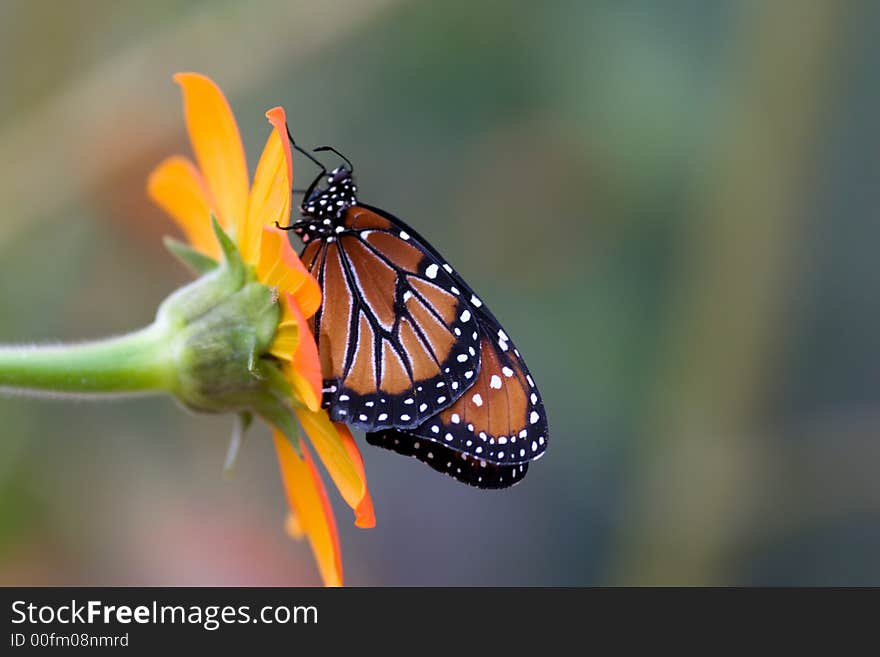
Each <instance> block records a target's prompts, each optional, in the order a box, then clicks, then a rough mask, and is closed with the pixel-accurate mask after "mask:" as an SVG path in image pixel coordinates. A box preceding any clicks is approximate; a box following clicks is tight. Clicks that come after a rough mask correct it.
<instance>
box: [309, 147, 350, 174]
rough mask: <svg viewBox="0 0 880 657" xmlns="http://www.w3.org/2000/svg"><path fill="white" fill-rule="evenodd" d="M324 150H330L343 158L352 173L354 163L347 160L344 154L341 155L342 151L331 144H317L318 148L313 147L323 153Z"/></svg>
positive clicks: (317, 151)
mask: <svg viewBox="0 0 880 657" xmlns="http://www.w3.org/2000/svg"><path fill="white" fill-rule="evenodd" d="M324 151H330V152H331V153H336V155H338V156H339V157H341V158H342V159H343V160H345V163H346V164H347V165H348V170H349V171H351V172H352V173H354V165H353V164H352V163H351V160H349V159H348V158H347V157H345V155H343V154H342V153H340V152H339V151H337V150H336V149H335V148H333V147H332V146H318V148H316V149H315V152H316V153H323V152H324Z"/></svg>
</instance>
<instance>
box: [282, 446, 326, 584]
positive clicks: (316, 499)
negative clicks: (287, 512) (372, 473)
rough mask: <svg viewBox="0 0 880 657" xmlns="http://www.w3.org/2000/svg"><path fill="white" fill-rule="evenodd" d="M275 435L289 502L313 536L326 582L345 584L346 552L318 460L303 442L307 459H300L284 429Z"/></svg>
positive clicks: (304, 454)
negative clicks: (343, 582)
mask: <svg viewBox="0 0 880 657" xmlns="http://www.w3.org/2000/svg"><path fill="white" fill-rule="evenodd" d="M272 438H273V440H274V442H275V451H276V453H277V454H278V464H279V466H280V467H281V480H282V482H283V483H284V492H285V493H286V494H287V502H288V504H289V505H290V508H291V510H292V512H293V514H294V517H295V518H296V519H297V521H298V525H299V529H301V530H302V532H303V533H304V534H305V535H306V536H307V537H308V539H309V545H311V547H312V553H313V554H314V555H315V561H317V562H318V570H320V571H321V577H322V578H323V580H324V584H325V586H342V553H341V552H340V549H339V535H338V533H337V531H336V519H335V518H334V517H333V510H332V509H331V507H330V501H329V500H328V499H327V490H326V489H325V488H324V482H323V481H321V476H320V475H319V474H318V469H317V468H316V467H315V462H314V461H313V460H312V456H311V454H310V453H309V450H308V448H307V447H306V446H305V445H302V451H303V457H304V458H303V459H300V458H299V457H298V456H297V455H296V451H294V449H293V446H292V445H291V444H290V441H288V440H287V438H286V437H285V436H284V434H282V433H281V432H280V431H277V430H275V431H273V432H272ZM288 522H289V520H288ZM288 529H290V525H289V524H288Z"/></svg>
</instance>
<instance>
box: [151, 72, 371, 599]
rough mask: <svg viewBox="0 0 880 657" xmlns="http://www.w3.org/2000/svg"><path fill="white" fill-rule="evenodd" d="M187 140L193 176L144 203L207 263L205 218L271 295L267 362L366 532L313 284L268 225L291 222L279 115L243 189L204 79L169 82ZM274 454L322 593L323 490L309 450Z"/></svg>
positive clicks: (227, 129) (234, 145)
mask: <svg viewBox="0 0 880 657" xmlns="http://www.w3.org/2000/svg"><path fill="white" fill-rule="evenodd" d="M174 79H175V81H176V82H177V83H178V84H179V85H180V86H181V88H182V90H183V101H184V103H183V104H184V114H185V117H186V125H187V130H188V132H189V137H190V141H191V143H192V148H193V152H194V153H195V158H196V162H198V166H196V164H194V163H193V162H192V161H191V160H189V159H188V158H186V157H183V156H173V157H170V158H168V159H166V160H165V161H163V162H162V163H161V164H159V166H158V167H156V169H155V170H154V171H153V172H152V174H151V175H150V178H149V182H148V191H149V194H150V197H151V198H152V199H153V201H154V202H156V204H158V205H159V206H160V207H161V208H162V209H163V210H165V212H167V213H168V214H169V215H170V216H171V218H172V219H174V220H175V221H176V222H177V224H178V225H179V226H180V228H181V229H182V230H183V232H184V234H185V235H186V237H187V239H188V241H189V243H190V245H191V246H192V248H193V249H195V250H196V251H198V252H200V253H201V254H203V255H205V256H208V257H210V258H212V259H214V260H217V259H219V258H220V255H221V252H220V247H219V245H218V243H217V241H216V239H215V237H214V234H213V232H212V229H211V221H210V216H211V214H213V215H214V216H215V217H216V218H217V221H218V222H219V224H220V225H221V226H222V227H223V229H224V231H225V232H226V233H227V234H228V235H230V236H231V237H232V239H233V240H234V242H235V244H236V245H237V247H238V250H239V252H240V253H241V256H242V259H243V260H244V262H245V263H247V264H248V265H250V266H251V267H252V273H253V275H254V277H255V279H256V280H257V281H258V282H260V283H262V284H264V285H266V286H268V287H271V288H273V289H275V290H277V291H278V296H279V302H280V304H281V314H280V321H279V323H278V328H277V330H276V334H275V338H274V340H273V343H272V345H271V347H270V348H269V354H268V355H270V356H271V357H273V358H275V359H277V361H278V363H279V365H280V367H281V371H282V372H283V373H284V375H285V378H286V379H287V380H288V382H289V384H290V388H291V391H292V395H291V400H290V401H291V404H292V405H293V408H294V412H295V413H296V415H297V418H298V419H299V421H300V424H301V425H302V427H303V429H304V430H305V433H306V435H307V436H308V437H309V439H310V441H311V444H312V446H313V447H314V449H315V451H316V452H317V454H318V456H319V457H320V460H321V462H322V463H323V464H324V467H325V468H326V469H327V472H328V473H329V474H330V477H331V478H332V480H333V482H334V484H336V487H337V488H338V489H339V492H340V494H341V495H342V497H343V499H345V501H346V502H347V503H348V504H349V506H351V507H352V509H354V511H355V524H356V525H357V526H359V527H372V526H374V524H375V518H374V515H373V506H372V501H371V499H370V494H369V491H368V489H367V485H366V478H365V475H364V467H363V460H362V458H361V455H360V452H359V451H358V448H357V445H356V444H355V442H354V439H353V438H352V436H351V433H350V432H349V431H348V428H347V427H345V425H342V424H334V423H332V422H331V421H330V418H329V417H328V415H327V413H326V412H325V411H324V410H322V409H321V407H320V402H321V394H322V389H321V385H322V379H321V365H320V361H319V360H318V350H317V347H316V345H315V341H314V338H313V337H312V335H311V333H310V331H309V327H308V324H307V319H308V318H309V317H311V316H312V315H313V314H314V313H315V311H316V310H317V309H318V307H319V306H320V303H321V290H320V287H319V286H318V283H317V282H316V281H315V279H314V278H312V276H311V275H310V274H309V273H308V271H307V270H306V269H305V267H304V266H303V264H302V263H301V262H300V260H299V258H298V257H297V255H296V253H295V252H294V251H293V249H292V248H291V246H290V243H289V241H288V239H287V236H286V234H284V233H283V232H282V231H279V230H278V229H276V228H275V227H274V226H275V222H276V221H277V222H278V223H279V224H281V225H286V224H287V223H288V219H289V216H290V196H291V188H292V183H293V165H292V159H291V153H290V144H289V142H288V140H287V128H286V119H285V115H284V110H283V109H282V108H280V107H277V108H275V109H272V110H270V111H269V112H267V113H266V116H267V118H268V119H269V122H270V123H271V124H272V126H273V129H272V132H271V133H270V135H269V138H268V140H267V141H266V145H265V147H264V149H263V153H262V155H261V157H260V160H259V163H258V164H257V169H256V172H255V173H254V181H253V184H252V185H249V182H248V170H247V163H246V160H245V153H244V147H243V146H242V143H241V137H240V136H239V132H238V126H237V124H236V122H235V117H234V116H233V114H232V111H231V109H230V108H229V104H228V103H227V101H226V98H225V97H224V96H223V93H222V92H221V91H220V89H219V88H218V87H217V85H216V84H214V82H213V81H212V80H210V79H209V78H207V77H205V76H203V75H199V74H196V73H178V74H177V75H175V76H174ZM273 437H274V442H275V449H276V452H277V454H278V461H279V464H280V467H281V476H282V480H283V483H284V489H285V492H286V495H287V499H288V502H289V504H290V508H291V517H290V518H289V519H288V524H287V526H288V530H289V533H291V534H292V535H294V536H302V535H305V536H306V537H308V539H309V543H310V544H311V547H312V551H313V552H314V555H315V559H316V560H317V562H318V567H319V569H320V571H321V576H322V577H323V579H324V582H325V584H327V585H328V586H333V585H336V586H338V585H341V584H342V560H341V556H340V550H339V538H338V535H337V532H336V523H335V520H334V518H333V514H332V510H331V508H330V504H329V502H328V499H327V493H326V490H325V488H324V484H323V482H322V480H321V477H320V475H319V473H318V470H317V468H316V466H315V463H314V461H313V460H312V457H311V454H310V452H309V449H308V448H307V447H306V445H305V444H301V449H302V457H300V456H299V455H298V454H297V451H296V450H295V449H294V447H293V445H292V444H291V443H290V441H289V440H288V439H287V437H286V436H285V435H284V434H283V433H282V432H281V431H280V430H279V429H278V428H276V427H273Z"/></svg>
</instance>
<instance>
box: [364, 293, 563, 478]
mask: <svg viewBox="0 0 880 657" xmlns="http://www.w3.org/2000/svg"><path fill="white" fill-rule="evenodd" d="M477 302H478V303H479V300H477ZM475 312H476V317H477V334H478V337H479V340H480V356H481V357H480V361H481V364H480V372H479V374H478V376H477V378H476V380H475V381H474V383H473V385H472V386H470V387H469V388H468V390H467V391H466V392H465V394H464V395H462V396H461V397H460V398H459V399H458V401H456V402H455V403H454V404H453V405H452V406H450V407H449V408H446V409H444V410H443V411H441V412H439V413H438V414H437V415H435V416H434V417H432V418H430V419H429V420H427V421H426V422H425V423H424V424H423V425H421V426H419V427H417V428H416V429H411V430H407V431H387V430H386V431H381V432H375V433H372V434H367V441H368V442H369V443H370V444H373V445H378V446H380V447H385V448H387V449H391V450H393V451H395V452H398V453H401V454H408V455H411V456H415V457H416V458H418V459H419V460H420V461H423V462H425V463H427V464H428V465H430V466H431V467H432V468H434V469H435V470H439V471H441V472H445V473H447V474H449V475H451V476H452V477H454V478H456V479H458V480H459V481H462V482H464V483H467V484H470V485H472V486H478V487H480V488H506V487H507V486H512V485H513V484H515V483H517V482H519V481H520V480H521V479H522V478H523V476H525V473H526V467H527V463H528V462H529V461H534V460H536V459H539V458H540V457H541V456H543V455H544V452H545V450H546V449H547V439H548V427H547V414H546V412H545V410H544V404H543V401H542V400H541V393H540V392H539V391H538V388H537V386H536V385H535V381H534V379H533V378H532V375H531V374H530V373H529V371H528V369H527V367H526V364H525V361H524V360H523V358H522V356H521V355H520V353H519V351H518V350H517V348H516V347H515V346H514V344H513V342H512V341H511V340H510V338H509V337H508V335H507V334H506V333H505V332H504V329H502V328H501V326H500V325H499V324H498V321H497V320H496V319H495V317H494V316H493V315H492V314H491V313H490V312H489V310H488V309H487V308H486V307H485V306H484V305H482V304H481V305H480V306H479V307H478V308H477V309H476V311H475ZM438 447H439V448H442V449H441V451H440V453H439V454H440V458H438V450H437V448H438ZM453 455H454V457H453Z"/></svg>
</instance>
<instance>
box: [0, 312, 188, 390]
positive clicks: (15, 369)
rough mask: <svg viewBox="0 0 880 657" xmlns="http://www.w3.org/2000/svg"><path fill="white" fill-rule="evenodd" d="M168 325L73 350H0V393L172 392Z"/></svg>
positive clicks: (49, 347) (72, 346)
mask: <svg viewBox="0 0 880 657" xmlns="http://www.w3.org/2000/svg"><path fill="white" fill-rule="evenodd" d="M168 333H169V331H168V330H167V328H166V327H165V326H164V325H163V324H152V325H151V326H149V327H147V328H145V329H143V330H141V331H136V332H134V333H129V334H128V335H123V336H120V337H116V338H110V339H107V340H101V341H97V342H88V343H82V344H70V345H39V346H30V345H27V346H24V345H23V346H0V394H2V393H4V392H12V393H17V394H25V395H35V396H44V395H48V396H53V397H69V396H72V397H83V396H118V395H132V394H149V393H158V392H169V391H172V390H173V386H174V381H175V377H174V372H175V370H174V366H173V364H172V363H171V362H170V359H169V353H168V352H169V351H170V350H169V349H168V348H167V343H168Z"/></svg>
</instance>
